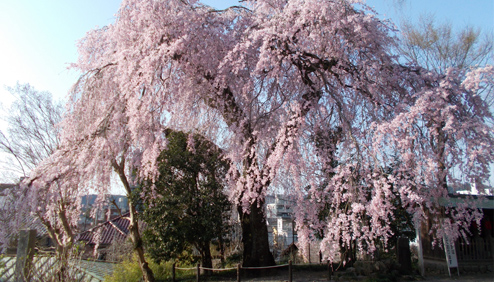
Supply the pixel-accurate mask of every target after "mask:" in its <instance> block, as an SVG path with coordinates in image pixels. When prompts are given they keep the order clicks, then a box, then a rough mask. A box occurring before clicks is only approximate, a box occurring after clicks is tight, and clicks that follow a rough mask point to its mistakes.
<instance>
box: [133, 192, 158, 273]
mask: <svg viewBox="0 0 494 282" xmlns="http://www.w3.org/2000/svg"><path fill="white" fill-rule="evenodd" d="M129 208H130V225H129V235H130V239H131V240H132V243H133V244H134V252H135V253H136V254H137V260H138V262H139V267H140V268H141V271H142V277H143V278H144V281H146V282H154V275H153V271H152V270H151V268H149V265H148V263H147V261H146V259H145V258H144V249H143V247H142V238H141V235H140V234H139V226H138V225H137V217H136V211H135V207H134V205H133V204H132V203H131V202H130V201H129Z"/></svg>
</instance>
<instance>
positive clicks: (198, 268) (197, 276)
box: [196, 263, 201, 282]
mask: <svg viewBox="0 0 494 282" xmlns="http://www.w3.org/2000/svg"><path fill="white" fill-rule="evenodd" d="M196 281H197V282H200V281H201V265H200V264H199V263H198V264H197V270H196Z"/></svg>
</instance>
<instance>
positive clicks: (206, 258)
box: [200, 242, 213, 275]
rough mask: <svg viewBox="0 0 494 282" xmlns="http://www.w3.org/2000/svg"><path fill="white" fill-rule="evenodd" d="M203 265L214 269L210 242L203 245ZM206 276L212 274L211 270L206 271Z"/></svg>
mask: <svg viewBox="0 0 494 282" xmlns="http://www.w3.org/2000/svg"><path fill="white" fill-rule="evenodd" d="M200 245H201V250H200V252H201V263H202V267H206V268H213V258H212V257H211V249H210V242H204V243H201V244H200ZM204 273H205V274H206V275H210V274H211V273H212V271H211V270H204Z"/></svg>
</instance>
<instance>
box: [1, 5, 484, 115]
mask: <svg viewBox="0 0 494 282" xmlns="http://www.w3.org/2000/svg"><path fill="white" fill-rule="evenodd" d="M203 2H204V3H206V4H209V5H212V6H214V7H217V8H224V7H227V6H228V5H231V4H234V3H236V2H237V1H214V0H209V1H203ZM398 2H403V4H402V5H401V7H400V8H398V7H397V5H396V3H398ZM119 4H120V0H79V1H76V0H43V1H39V0H15V1H1V3H0V102H1V103H2V104H3V106H4V108H6V107H7V106H8V104H9V101H10V100H11V97H10V94H9V93H8V92H7V91H5V90H4V88H3V86H4V85H8V86H13V85H15V83H16V82H17V81H19V82H21V83H30V84H31V85H33V86H34V87H35V88H36V89H38V90H47V91H50V92H52V93H53V94H54V96H55V97H58V98H63V97H64V96H65V95H66V93H67V91H68V90H69V88H70V86H71V85H72V84H73V83H74V82H75V80H76V79H77V76H78V74H77V73H75V72H74V71H68V70H67V67H68V65H69V64H70V63H71V62H75V61H76V60H77V49H76V42H77V40H78V39H80V38H82V37H83V36H84V34H85V33H86V32H87V31H88V30H90V29H92V28H95V27H98V26H100V27H101V26H104V25H106V24H108V23H111V22H112V21H113V19H114V14H115V13H116V11H117V10H118V8H119ZM368 4H369V5H370V6H374V7H375V8H376V10H377V12H378V13H379V14H381V15H382V16H385V17H392V18H394V19H395V20H397V21H398V20H399V18H400V17H403V16H408V17H410V18H412V20H413V19H416V18H418V15H419V14H420V13H424V12H428V13H432V14H435V15H436V17H437V18H438V19H439V20H441V21H449V22H451V23H453V25H454V26H457V27H462V26H464V25H467V24H469V25H473V26H479V27H482V29H484V30H490V31H491V32H492V31H493V30H494V1H493V0H470V1H465V0H408V1H400V0H368ZM0 115H1V114H0Z"/></svg>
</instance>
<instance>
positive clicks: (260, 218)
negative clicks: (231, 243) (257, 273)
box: [237, 200, 275, 267]
mask: <svg viewBox="0 0 494 282" xmlns="http://www.w3.org/2000/svg"><path fill="white" fill-rule="evenodd" d="M258 202H260V204H259V206H258V204H257V203H258ZM263 208H264V200H257V201H256V202H254V203H253V204H252V205H251V207H250V212H248V213H246V212H244V211H243V208H242V207H241V206H238V207H237V210H238V213H239V215H240V223H241V225H242V243H243V245H244V254H243V263H242V265H243V266H245V267H249V266H251V267H252V266H254V267H255V266H269V265H274V264H275V262H274V257H273V254H271V252H270V251H269V241H268V227H267V225H266V218H265V217H264V211H263Z"/></svg>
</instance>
